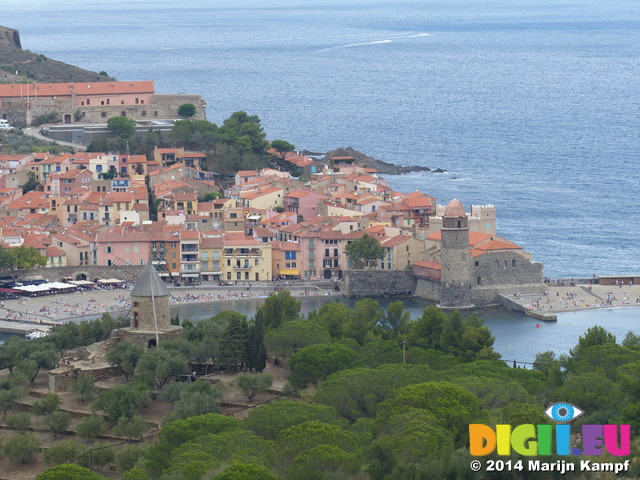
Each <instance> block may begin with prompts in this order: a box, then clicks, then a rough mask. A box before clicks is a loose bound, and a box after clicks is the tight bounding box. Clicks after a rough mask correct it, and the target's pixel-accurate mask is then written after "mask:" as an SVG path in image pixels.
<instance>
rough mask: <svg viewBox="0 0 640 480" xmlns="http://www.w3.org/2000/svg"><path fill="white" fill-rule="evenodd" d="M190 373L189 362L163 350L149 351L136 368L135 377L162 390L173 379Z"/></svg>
mask: <svg viewBox="0 0 640 480" xmlns="http://www.w3.org/2000/svg"><path fill="white" fill-rule="evenodd" d="M187 372H189V365H188V364H187V361H186V360H185V359H184V358H182V357H180V356H179V355H176V354H175V352H170V351H168V350H165V349H162V348H154V349H151V350H147V351H146V352H145V353H144V354H143V355H142V357H140V360H139V361H138V364H137V366H136V370H135V375H134V376H135V377H139V378H140V379H142V380H143V381H145V382H147V383H148V384H149V385H155V387H156V388H157V389H161V388H162V387H163V386H164V385H165V384H166V383H167V382H168V381H169V379H170V378H171V377H173V376H175V375H181V374H184V373H187Z"/></svg>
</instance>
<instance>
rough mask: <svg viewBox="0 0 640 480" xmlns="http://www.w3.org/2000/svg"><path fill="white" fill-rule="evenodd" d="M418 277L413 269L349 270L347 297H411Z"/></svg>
mask: <svg viewBox="0 0 640 480" xmlns="http://www.w3.org/2000/svg"><path fill="white" fill-rule="evenodd" d="M415 291H416V278H415V277H414V276H413V272H412V271H411V270H347V271H345V295H346V296H347V297H356V298H362V297H411V296H413V295H414V294H415Z"/></svg>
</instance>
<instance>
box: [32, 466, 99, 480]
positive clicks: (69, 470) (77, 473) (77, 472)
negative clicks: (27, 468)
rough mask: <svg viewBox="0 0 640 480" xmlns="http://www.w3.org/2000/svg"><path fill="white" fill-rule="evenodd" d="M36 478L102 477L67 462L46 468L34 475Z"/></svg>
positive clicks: (95, 479) (77, 479)
mask: <svg viewBox="0 0 640 480" xmlns="http://www.w3.org/2000/svg"><path fill="white" fill-rule="evenodd" d="M36 480H104V477H101V476H100V475H98V474H97V473H93V472H92V471H91V470H89V469H88V468H83V467H79V466H78V465H74V464H72V463H67V464H64V465H56V466H55V467H49V468H47V469H46V470H45V471H44V472H43V473H41V474H39V475H37V476H36Z"/></svg>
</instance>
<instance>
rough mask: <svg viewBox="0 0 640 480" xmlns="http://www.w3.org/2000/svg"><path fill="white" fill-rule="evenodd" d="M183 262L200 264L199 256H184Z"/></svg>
mask: <svg viewBox="0 0 640 480" xmlns="http://www.w3.org/2000/svg"><path fill="white" fill-rule="evenodd" d="M181 261H182V262H199V261H200V260H199V259H198V255H182V257H181Z"/></svg>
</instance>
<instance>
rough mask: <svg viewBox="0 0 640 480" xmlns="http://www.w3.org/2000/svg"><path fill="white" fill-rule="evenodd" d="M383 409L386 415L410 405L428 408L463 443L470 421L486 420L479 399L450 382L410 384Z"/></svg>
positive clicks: (400, 410)
mask: <svg viewBox="0 0 640 480" xmlns="http://www.w3.org/2000/svg"><path fill="white" fill-rule="evenodd" d="M380 408H381V409H382V415H384V416H390V415H397V414H399V413H403V412H406V411H407V410H408V409H410V408H418V409H424V410H427V411H428V412H430V413H431V414H432V415H433V416H434V417H435V418H436V419H437V420H438V422H439V423H440V425H441V426H442V427H443V428H445V429H447V430H449V431H450V432H451V433H452V435H453V436H454V438H455V441H456V444H457V445H459V446H462V444H464V441H465V438H466V436H467V435H468V429H469V424H470V423H482V422H481V421H480V420H481V419H482V416H481V412H480V401H479V400H478V398H477V397H476V396H475V395H473V394H472V393H471V392H469V391H468V390H466V389H465V388H463V387H460V386H458V385H454V384H453V383H450V382H426V383H420V384H417V385H408V386H406V387H403V388H401V389H399V390H397V392H396V396H395V397H393V398H391V399H388V400H386V401H385V402H384V403H383V404H382V405H381V407H380ZM378 415H380V412H379V413H378Z"/></svg>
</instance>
